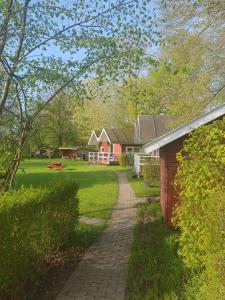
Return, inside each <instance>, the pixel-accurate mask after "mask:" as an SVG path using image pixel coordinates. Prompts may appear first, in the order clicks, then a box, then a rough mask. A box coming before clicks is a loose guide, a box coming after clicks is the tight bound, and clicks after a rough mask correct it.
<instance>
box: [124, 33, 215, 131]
mask: <svg viewBox="0 0 225 300" xmlns="http://www.w3.org/2000/svg"><path fill="white" fill-rule="evenodd" d="M164 43H165V45H163V44H162V46H161V53H162V55H161V58H160V61H159V62H158V64H156V66H155V67H152V68H151V69H150V71H149V74H148V75H147V76H145V77H138V78H130V79H129V80H128V82H127V84H126V85H124V87H123V91H122V92H123V97H124V101H125V103H126V104H127V110H128V113H129V117H130V118H131V119H132V120H135V119H136V117H137V115H138V114H149V115H152V114H153V115H154V114H160V113H164V114H170V115H177V116H180V118H179V120H178V123H179V124H180V123H184V122H186V121H188V120H190V119H192V118H194V117H195V116H196V115H199V114H200V113H202V112H203V111H204V108H205V107H206V106H207V105H208V103H209V101H210V100H211V98H212V93H211V92H209V90H210V87H211V82H212V74H211V72H210V70H211V69H210V67H211V64H210V63H209V62H208V56H207V53H208V50H207V44H206V42H205V40H204V39H203V38H202V37H199V35H197V34H194V33H189V32H187V31H185V30H182V31H180V32H178V33H175V34H173V35H172V36H169V37H165V40H164ZM206 60H207V64H206V62H205V61H206ZM210 102H212V100H211V101H210ZM172 125H173V124H168V127H172Z"/></svg>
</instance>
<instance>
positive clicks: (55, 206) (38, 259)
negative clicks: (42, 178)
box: [0, 180, 79, 299]
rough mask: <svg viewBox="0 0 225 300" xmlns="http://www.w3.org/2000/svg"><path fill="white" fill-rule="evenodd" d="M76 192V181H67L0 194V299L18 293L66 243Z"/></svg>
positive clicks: (73, 218)
mask: <svg viewBox="0 0 225 300" xmlns="http://www.w3.org/2000/svg"><path fill="white" fill-rule="evenodd" d="M77 191H78V186H77V184H76V183H75V182H74V181H72V180H66V181H64V182H61V183H55V184H50V185H49V186H48V187H45V188H42V189H34V188H26V189H25V188H21V189H20V190H17V191H11V192H7V193H5V194H4V195H2V196H1V197H0V237H1V243H0V270H1V272H0V295H1V297H0V298H2V299H7V298H14V297H16V295H18V294H21V292H22V291H23V290H24V289H25V288H26V286H27V285H28V284H29V283H30V282H33V281H34V280H35V279H36V278H37V276H38V275H39V273H40V271H41V267H42V265H43V262H44V260H45V259H46V258H47V257H48V256H49V255H51V254H53V253H54V252H55V251H57V249H58V248H59V247H62V246H63V245H65V243H66V242H67V240H68V237H69V235H70V233H71V232H72V231H73V230H74V226H75V224H76V223H77V222H78V217H79V210H78V199H77V197H76V194H77Z"/></svg>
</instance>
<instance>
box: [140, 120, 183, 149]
mask: <svg viewBox="0 0 225 300" xmlns="http://www.w3.org/2000/svg"><path fill="white" fill-rule="evenodd" d="M177 119H178V117H177V116H169V115H157V116H153V115H141V116H138V119H137V121H136V126H135V142H136V143H140V144H144V143H146V142H149V141H152V140H155V139H156V138H158V137H159V136H161V135H163V134H165V133H167V132H169V131H170V130H171V129H173V128H175V125H176V120H177Z"/></svg>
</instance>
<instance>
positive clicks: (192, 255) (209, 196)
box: [173, 119, 225, 300]
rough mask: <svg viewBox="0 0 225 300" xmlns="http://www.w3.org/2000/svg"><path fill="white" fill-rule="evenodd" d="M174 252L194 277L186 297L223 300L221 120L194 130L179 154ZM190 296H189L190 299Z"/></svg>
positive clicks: (224, 138)
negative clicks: (176, 249)
mask: <svg viewBox="0 0 225 300" xmlns="http://www.w3.org/2000/svg"><path fill="white" fill-rule="evenodd" d="M177 158H178V161H179V164H180V165H179V170H178V173H177V176H176V180H175V184H176V186H177V189H178V191H180V199H181V201H180V203H179V205H178V206H177V207H176V209H175V213H174V218H173V222H174V224H175V225H177V226H178V227H179V228H180V229H181V233H180V236H179V240H178V242H179V244H178V250H179V254H180V255H181V257H182V258H183V261H184V263H185V264H186V266H187V268H188V269H190V270H191V272H192V273H193V274H194V279H193V280H192V283H191V284H190V285H188V286H187V294H188V295H189V297H188V299H198V300H201V299H204V300H211V299H225V287H224V278H225V271H224V270H225V251H224V245H225V230H224V229H225V218H224V215H225V119H224V120H220V121H217V122H214V123H213V124H210V125H207V126H202V127H200V128H199V129H197V130H195V131H194V132H193V134H192V135H191V136H190V137H189V139H188V140H187V141H186V142H185V145H184V149H183V151H182V152H181V153H179V154H178V156H177ZM190 294H191V296H190Z"/></svg>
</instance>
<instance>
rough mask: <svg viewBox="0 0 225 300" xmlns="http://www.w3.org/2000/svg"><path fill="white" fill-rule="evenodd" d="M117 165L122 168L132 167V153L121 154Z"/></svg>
mask: <svg viewBox="0 0 225 300" xmlns="http://www.w3.org/2000/svg"><path fill="white" fill-rule="evenodd" d="M119 164H120V166H122V167H127V166H133V164H134V153H121V154H120V156H119Z"/></svg>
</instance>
